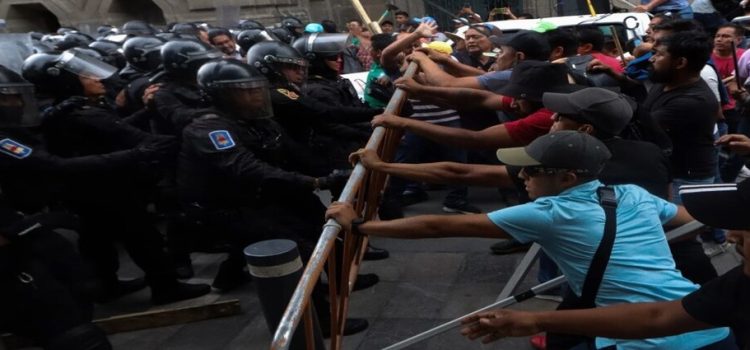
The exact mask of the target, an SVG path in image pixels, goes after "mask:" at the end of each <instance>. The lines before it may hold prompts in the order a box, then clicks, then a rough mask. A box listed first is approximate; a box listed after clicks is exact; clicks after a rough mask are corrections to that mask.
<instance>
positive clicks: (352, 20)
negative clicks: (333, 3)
mask: <svg viewBox="0 0 750 350" xmlns="http://www.w3.org/2000/svg"><path fill="white" fill-rule="evenodd" d="M352 22H357V23H358V24H359V25H360V26H362V21H361V20H359V19H356V18H352V19H350V20H348V21H346V23H352Z"/></svg>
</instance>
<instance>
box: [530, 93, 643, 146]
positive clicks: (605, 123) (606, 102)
mask: <svg viewBox="0 0 750 350" xmlns="http://www.w3.org/2000/svg"><path fill="white" fill-rule="evenodd" d="M542 103H543V104H544V107H545V108H547V109H549V110H551V111H553V112H556V113H560V114H562V115H564V116H565V117H566V118H570V119H573V120H575V121H577V122H581V123H587V124H591V125H593V126H594V128H595V129H596V130H598V131H601V132H604V133H607V134H609V135H619V134H620V132H621V131H622V130H623V129H625V127H626V126H627V125H628V123H629V122H630V119H631V118H633V113H634V111H635V107H636V106H635V101H633V100H631V99H630V98H629V97H627V96H625V95H623V94H619V93H616V92H614V91H610V90H607V89H602V88H598V87H589V88H584V89H582V90H578V91H576V92H573V93H569V94H561V93H554V92H547V93H545V94H544V96H542Z"/></svg>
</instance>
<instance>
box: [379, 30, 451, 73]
mask: <svg viewBox="0 0 750 350" xmlns="http://www.w3.org/2000/svg"><path fill="white" fill-rule="evenodd" d="M436 28H437V25H436V24H435V23H422V24H420V25H419V27H417V29H416V30H415V31H413V32H411V33H409V34H408V35H407V36H405V37H402V38H400V39H398V40H396V41H395V42H394V43H392V44H390V45H388V46H387V47H386V48H385V49H383V52H382V53H381V55H380V63H381V64H382V66H383V67H385V68H388V69H393V68H396V67H398V64H399V63H398V55H399V54H400V53H402V52H404V51H405V50H406V49H408V48H409V47H411V45H412V44H413V43H414V42H415V41H417V40H419V39H421V38H429V37H432V34H433V32H432V31H433V29H436Z"/></svg>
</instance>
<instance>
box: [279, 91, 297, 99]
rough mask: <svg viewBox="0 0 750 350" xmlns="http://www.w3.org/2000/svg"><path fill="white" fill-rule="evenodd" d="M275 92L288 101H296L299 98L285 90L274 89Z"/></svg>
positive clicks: (294, 93) (292, 92)
mask: <svg viewBox="0 0 750 350" xmlns="http://www.w3.org/2000/svg"><path fill="white" fill-rule="evenodd" d="M276 91H277V92H278V93H280V94H282V95H284V96H286V97H287V98H289V99H290V100H297V99H298V98H299V95H298V94H297V93H296V92H294V91H289V90H287V89H276Z"/></svg>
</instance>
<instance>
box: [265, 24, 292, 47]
mask: <svg viewBox="0 0 750 350" xmlns="http://www.w3.org/2000/svg"><path fill="white" fill-rule="evenodd" d="M271 32H272V33H273V35H274V36H276V37H277V38H278V39H279V40H281V41H282V42H284V43H287V44H291V43H292V41H294V38H295V36H294V34H292V32H290V31H289V29H286V28H284V27H280V28H273V29H271Z"/></svg>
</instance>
